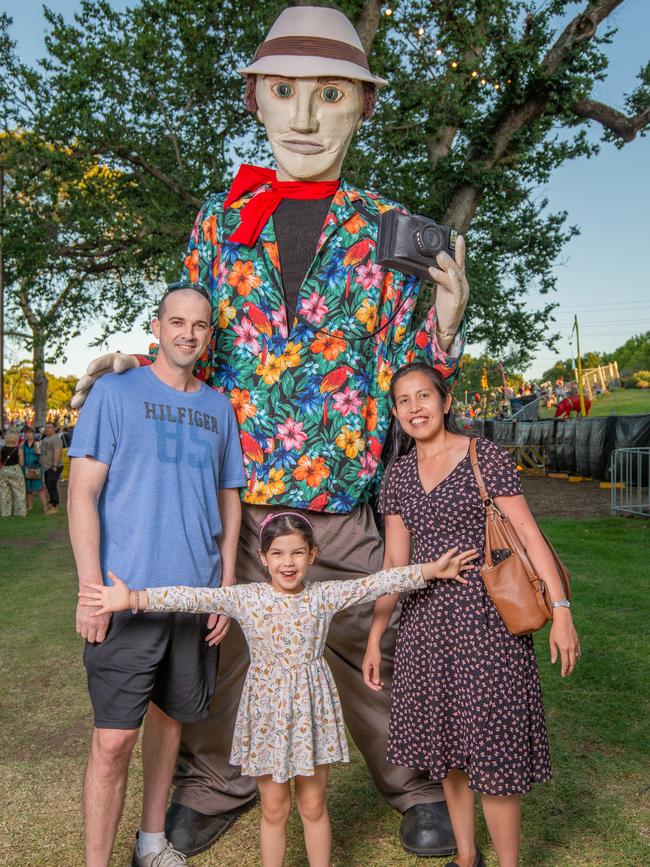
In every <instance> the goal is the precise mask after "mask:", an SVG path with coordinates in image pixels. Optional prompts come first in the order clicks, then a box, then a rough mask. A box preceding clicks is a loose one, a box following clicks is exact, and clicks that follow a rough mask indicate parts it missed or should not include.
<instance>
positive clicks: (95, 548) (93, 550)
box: [55, 458, 110, 642]
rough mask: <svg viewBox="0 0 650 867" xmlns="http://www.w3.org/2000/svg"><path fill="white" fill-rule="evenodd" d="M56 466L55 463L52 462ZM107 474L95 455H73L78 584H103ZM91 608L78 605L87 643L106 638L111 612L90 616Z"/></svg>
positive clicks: (71, 515) (71, 502) (71, 512)
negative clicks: (103, 497) (102, 502)
mask: <svg viewBox="0 0 650 867" xmlns="http://www.w3.org/2000/svg"><path fill="white" fill-rule="evenodd" d="M55 466H56V464H55ZM107 475H108V464H104V463H102V462H101V461H97V460H95V459H94V458H72V461H71V466H70V483H69V486H68V523H69V527H70V542H71V543H72V551H73V553H74V559H75V563H76V565H77V575H78V577H79V585H80V586H81V584H82V583H85V584H102V583H103V580H102V570H101V566H100V562H99V535H100V528H99V510H98V503H99V497H100V494H101V492H102V488H103V487H104V483H105V481H106V476H107ZM93 611H94V609H93V608H89V607H87V606H86V605H82V604H81V603H80V602H79V603H78V604H77V616H76V621H77V623H76V625H77V632H78V633H79V635H81V637H82V638H85V639H86V640H87V641H90V642H100V641H103V640H104V638H106V631H107V630H108V624H109V623H110V614H102V615H100V616H99V617H95V616H93Z"/></svg>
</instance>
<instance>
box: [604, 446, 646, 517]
mask: <svg viewBox="0 0 650 867" xmlns="http://www.w3.org/2000/svg"><path fill="white" fill-rule="evenodd" d="M610 473H611V476H610V478H611V480H612V514H613V515H639V516H640V517H644V518H650V489H649V487H648V477H649V476H650V448H630V449H614V451H613V452H612V457H611V464H610Z"/></svg>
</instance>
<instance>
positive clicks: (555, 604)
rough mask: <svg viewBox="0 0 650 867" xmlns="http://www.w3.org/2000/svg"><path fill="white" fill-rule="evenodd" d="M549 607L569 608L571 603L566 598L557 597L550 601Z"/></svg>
mask: <svg viewBox="0 0 650 867" xmlns="http://www.w3.org/2000/svg"><path fill="white" fill-rule="evenodd" d="M551 608H571V603H570V602H569V600H568V599H558V600H557V602H551Z"/></svg>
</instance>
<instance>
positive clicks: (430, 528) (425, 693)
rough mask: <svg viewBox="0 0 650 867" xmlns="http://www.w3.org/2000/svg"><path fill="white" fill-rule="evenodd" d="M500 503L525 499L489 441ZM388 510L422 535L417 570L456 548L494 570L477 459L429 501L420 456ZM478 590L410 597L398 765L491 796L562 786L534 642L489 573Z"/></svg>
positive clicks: (398, 469) (394, 744)
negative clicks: (488, 585)
mask: <svg viewBox="0 0 650 867" xmlns="http://www.w3.org/2000/svg"><path fill="white" fill-rule="evenodd" d="M478 459H479V466H480V468H481V472H482V474H483V478H484V480H485V484H486V486H487V489H488V492H489V494H490V495H491V496H493V497H504V496H514V495H517V494H521V493H522V489H521V483H520V480H519V475H518V472H517V468H516V466H515V464H514V463H513V461H512V459H511V457H510V455H509V454H508V453H507V452H506V451H505V449H503V448H501V447H500V446H497V445H495V444H494V443H492V442H490V441H489V440H485V439H481V440H479V441H478ZM383 511H384V513H385V514H386V515H400V517H401V518H402V520H403V522H404V524H405V525H406V526H407V528H408V529H409V530H410V532H411V536H412V542H413V548H412V555H411V562H412V563H424V562H427V561H429V560H434V559H436V558H437V557H439V556H440V555H441V554H442V553H444V552H445V551H446V550H448V549H449V548H451V547H453V546H455V545H458V546H459V547H460V549H461V550H465V549H468V548H477V549H478V551H479V552H480V558H479V560H477V565H480V563H481V562H482V560H483V551H484V547H485V509H484V506H483V503H482V502H481V499H480V497H479V493H478V488H477V486H476V482H475V480H474V475H473V473H472V468H471V464H470V460H469V455H467V456H466V457H465V458H464V459H463V460H462V461H461V462H460V463H459V464H458V465H457V466H456V467H455V469H454V470H453V471H452V472H451V473H450V474H449V475H448V476H447V477H446V478H445V479H443V480H442V481H441V482H440V483H439V484H438V485H436V487H435V488H434V489H433V490H431V491H429V492H428V493H427V491H425V490H424V488H423V487H422V483H421V482H420V477H419V474H418V465H417V454H416V450H415V449H413V450H412V451H411V452H409V453H408V454H407V455H406V456H405V457H403V458H401V459H400V460H399V461H398V462H397V464H396V465H395V467H394V469H393V472H392V473H391V476H390V478H389V479H388V481H387V486H386V492H385V499H384V503H383ZM465 577H466V578H468V579H469V584H468V585H463V584H460V583H458V582H455V581H434V582H432V583H431V586H430V587H427V588H426V589H425V590H419V591H417V592H414V593H410V594H408V595H407V596H406V597H405V600H404V604H403V607H402V616H401V621H400V626H399V635H398V639H397V647H396V652H395V675H394V680H393V703H392V709H391V717H390V731H389V740H388V761H389V762H391V763H393V764H398V765H405V766H407V767H411V768H419V769H422V770H427V771H428V772H429V774H430V776H431V778H432V779H436V780H441V779H443V778H444V777H445V776H446V775H447V773H448V772H449V770H451V769H453V768H458V769H461V770H463V771H465V772H466V773H467V774H468V777H469V784H470V787H471V788H472V789H475V790H476V791H479V792H483V793H485V794H488V795H510V794H522V793H524V792H527V791H528V790H529V789H530V787H531V785H532V784H533V783H537V782H543V781H545V780H548V779H549V778H550V776H551V767H550V761H549V750H548V741H547V737H546V727H545V723H544V710H543V707H542V697H541V691H540V685H539V678H538V674H537V665H536V662H535V652H534V649H533V641H532V637H531V636H530V635H524V636H516V635H511V634H510V633H509V632H508V630H507V629H506V627H505V626H504V624H503V621H502V620H501V618H500V617H499V615H498V614H497V612H496V610H495V608H494V606H493V605H492V602H491V601H490V599H489V598H488V596H487V593H486V591H485V587H484V585H483V581H482V580H481V576H480V573H479V571H478V568H477V569H476V570H472V571H471V572H468V573H465Z"/></svg>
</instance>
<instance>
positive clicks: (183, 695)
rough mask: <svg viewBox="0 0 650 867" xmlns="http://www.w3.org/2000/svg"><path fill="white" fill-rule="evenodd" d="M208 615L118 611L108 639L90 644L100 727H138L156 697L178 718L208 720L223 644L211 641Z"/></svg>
mask: <svg viewBox="0 0 650 867" xmlns="http://www.w3.org/2000/svg"><path fill="white" fill-rule="evenodd" d="M207 619H208V615H207V614H201V615H197V614H186V613H171V614H168V613H166V612H163V613H158V612H156V613H151V614H148V613H145V612H138V614H133V613H132V612H131V611H119V612H117V613H116V614H113V617H112V619H111V622H110V625H109V629H108V634H107V636H106V638H105V639H104V641H102V642H101V643H100V644H90V643H88V642H86V646H85V647H84V655H83V659H84V665H85V666H86V674H87V675H88V692H89V693H90V700H91V702H92V706H93V711H94V714H95V726H96V728H101V729H136V728H138V727H139V726H140V725H141V723H142V720H143V719H144V715H145V713H146V712H147V707H148V705H149V702H150V701H153V702H154V703H155V704H156V705H158V707H159V708H160V709H161V710H162V711H164V712H165V713H166V714H167V715H168V716H170V717H172V719H175V720H177V721H178V722H182V723H190V722H196V721H197V720H200V719H204V718H205V717H206V716H207V715H208V708H209V706H210V702H211V701H212V696H213V695H214V690H215V686H216V680H217V665H218V661H219V648H218V647H208V644H207V642H206V641H205V636H206V634H207V626H206V624H207Z"/></svg>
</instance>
